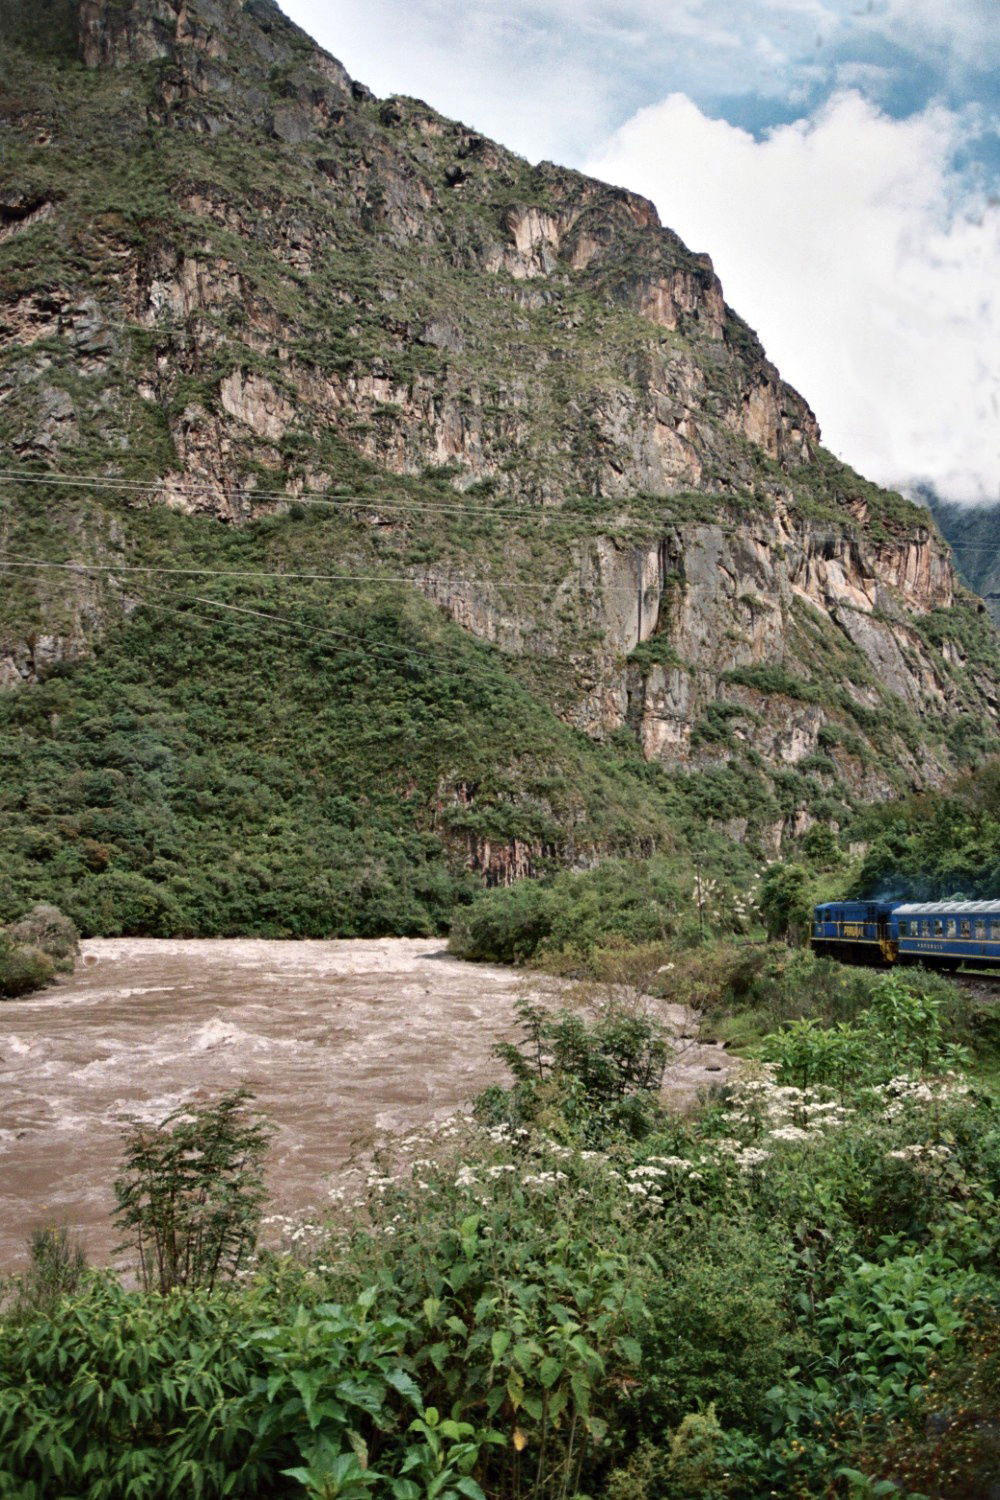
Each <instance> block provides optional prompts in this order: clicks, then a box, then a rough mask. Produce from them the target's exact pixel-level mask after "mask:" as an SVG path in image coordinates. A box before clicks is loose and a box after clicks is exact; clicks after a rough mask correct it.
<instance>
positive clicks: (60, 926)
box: [6, 901, 80, 974]
mask: <svg viewBox="0 0 1000 1500" xmlns="http://www.w3.org/2000/svg"><path fill="white" fill-rule="evenodd" d="M6 931H7V936H8V938H10V939H11V941H12V942H14V943H17V944H20V945H22V946H24V947H29V948H40V949H41V951H42V952H43V953H47V954H48V956H49V958H51V960H52V962H53V965H54V966H55V969H56V972H57V973H59V974H72V972H73V966H74V964H75V962H76V957H77V954H78V953H79V952H80V934H79V932H78V931H77V928H76V924H75V923H74V922H72V921H71V920H70V919H69V917H66V916H64V915H63V913H62V912H61V911H60V910H59V908H58V906H51V905H50V904H49V903H48V902H45V901H42V902H39V904H38V905H37V906H33V907H32V908H31V910H30V911H29V912H28V914H27V915H26V916H24V917H22V918H21V919H20V921H19V922H12V923H11V924H10V926H9V927H8V928H7V929H6Z"/></svg>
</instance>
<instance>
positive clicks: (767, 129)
mask: <svg viewBox="0 0 1000 1500" xmlns="http://www.w3.org/2000/svg"><path fill="white" fill-rule="evenodd" d="M282 6H283V9H284V10H285V11H286V12H287V14H288V15H290V16H291V17H292V18H293V19H294V20H295V21H297V22H298V23H299V25H300V26H302V27H304V28H305V30H307V31H308V32H310V34H311V35H312V36H314V37H315V38H316V39H317V41H319V42H320V43H321V44H322V45H323V46H324V47H326V48H327V50H328V51H330V52H332V53H333V54H334V56H336V57H338V58H339V59H340V61H341V62H342V63H343V64H344V65H345V67H346V68H347V69H348V71H349V72H350V73H351V74H352V75H353V76H354V77H355V78H357V79H360V80H361V81H362V82H363V83H366V84H368V86H369V87H370V88H372V89H374V91H375V92H376V93H377V94H379V95H386V94H394V93H398V94H409V95H414V96H416V97H418V98H422V99H425V100H426V101H427V103H429V104H431V105H433V106H434V108H436V109H438V110H440V111H441V112H442V113H443V114H446V115H449V116H452V117H454V118H457V119H460V120H463V121H464V122H465V123H466V124H468V125H472V126H474V127H475V128H476V129H478V130H480V131H482V132H483V133H484V134H486V135H489V136H491V137H493V138H494V139H496V140H499V141H501V142H503V144H504V145H506V146H509V147H511V148H512V149H513V150H515V151H518V152H520V153H521V154H522V155H523V156H526V157H527V158H528V159H529V160H531V161H540V160H550V161H558V162H561V163H564V164H566V165H568V166H573V167H578V168H580V169H581V170H583V171H586V172H590V173H592V174H593V175H595V176H597V177H601V178H603V179H605V180H607V181H609V182H613V183H616V184H618V185H620V186H623V187H628V188H631V189H633V190H634V191H636V192H639V193H642V194H644V195H645V196H646V197H648V198H651V199H652V200H653V202H654V203H655V204H656V207H657V209H658V210H659V213H660V217H661V219H662V220H663V222H664V223H665V224H668V225H669V226H670V227H671V228H672V229H674V230H676V231H677V233H678V234H680V236H681V237H682V239H684V240H685V242H686V243H687V244H688V245H689V246H690V247H691V248H692V249H693V250H698V251H707V252H708V253H709V254H710V255H711V257H712V260H713V262H714V264H715V268H716V270H717V272H718V273H719V276H720V278H721V280H722V285H723V290H724V291H725V294H726V300H727V301H728V302H729V303H730V305H731V306H732V307H734V308H735V309H736V311H737V312H739V313H740V314H741V315H742V316H743V317H744V318H745V319H746V320H747V322H749V323H750V324H751V325H752V326H753V327H754V328H755V329H756V330H757V332H758V333H759V335H760V337H761V339H762V341H763V343H764V347H765V349H766V350H767V352H768V355H769V356H770V357H771V359H773V360H774V362H775V363H776V364H777V366H778V368H779V369H780V370H781V373H782V375H783V376H784V377H785V379H786V380H788V381H790V382H791V384H792V385H794V386H796V388H797V389H798V390H800V391H801V392H802V394H803V395H804V396H805V397H806V399H807V400H808V401H809V402H810V404H811V405H812V407H813V409H814V411H815V412H816V414H817V416H818V418H819V421H820V426H821V428H822V430H823V436H824V441H825V443H826V444H827V446H828V447H829V448H831V449H832V450H833V452H834V453H836V454H837V455H838V456H839V457H840V458H842V459H844V460H846V461H847V462H848V463H850V464H852V465H853V466H854V467H855V468H857V469H859V470H860V471H861V472H862V473H864V474H865V475H867V476H868V477H870V478H872V479H875V480H878V481H879V482H880V483H883V484H889V485H894V486H897V487H900V488H903V489H904V490H907V491H912V490H914V488H915V487H917V486H920V485H926V484H929V485H932V486H933V487H934V488H935V489H936V490H937V491H938V493H939V494H940V495H942V497H944V498H946V499H950V500H956V501H966V502H974V501H1000V137H998V134H997V126H998V114H1000V0H604V3H598V0H478V3H476V0H471V3H470V0H282Z"/></svg>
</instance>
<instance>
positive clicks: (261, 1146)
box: [115, 1088, 271, 1292]
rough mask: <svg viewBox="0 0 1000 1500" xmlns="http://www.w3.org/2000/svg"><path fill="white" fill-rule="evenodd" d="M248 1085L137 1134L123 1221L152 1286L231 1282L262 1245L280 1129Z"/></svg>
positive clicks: (126, 1171)
mask: <svg viewBox="0 0 1000 1500" xmlns="http://www.w3.org/2000/svg"><path fill="white" fill-rule="evenodd" d="M252 1099H253V1095H252V1094H251V1093H250V1092H249V1091H248V1090H247V1089H243V1088H239V1089H233V1090H231V1091H230V1092H229V1093H226V1094H223V1095H222V1096H221V1098H220V1099H218V1100H217V1101H216V1102H215V1103H210V1104H203V1105H200V1106H196V1107H194V1108H193V1109H190V1110H187V1109H180V1110H177V1111H175V1112H174V1113H173V1114H172V1115H168V1116H167V1118H166V1119H165V1120H164V1121H163V1122H162V1123H161V1124H160V1125H158V1126H156V1127H152V1128H150V1127H148V1126H145V1125H137V1126H135V1127H134V1128H133V1130H132V1131H131V1133H130V1135H129V1136H128V1138H127V1141H126V1145H125V1154H124V1160H123V1164H122V1174H121V1176H120V1177H118V1178H117V1179H116V1181H115V1199H116V1202H117V1205H118V1206H117V1211H116V1213H115V1224H116V1225H117V1227H118V1228H119V1229H120V1230H121V1231H123V1232H124V1234H125V1235H126V1245H127V1246H129V1247H130V1248H132V1249H134V1250H135V1252H136V1254H137V1255H138V1263H139V1271H140V1274H141V1276H142V1280H143V1285H144V1286H145V1287H146V1288H147V1289H148V1288H150V1287H155V1288H156V1289H157V1290H158V1291H160V1292H169V1291H170V1290H172V1289H173V1288H174V1287H205V1288H206V1289H207V1290H208V1291H211V1290H212V1288H213V1287H214V1286H215V1285H216V1283H217V1282H220V1281H224V1280H228V1279H231V1278H232V1277H233V1276H235V1275H236V1273H237V1272H238V1271H239V1270H240V1268H241V1267H242V1266H243V1265H245V1263H246V1261H247V1258H248V1257H249V1255H250V1252H251V1251H252V1250H253V1247H254V1244H255V1243H256V1236H257V1226H258V1223H259V1219H260V1214H261V1208H262V1204H263V1201H264V1187H263V1175H262V1161H263V1157H264V1155H265V1153H266V1151H267V1148H268V1144H269V1142H270V1138H271V1137H270V1130H269V1129H268V1127H267V1126H266V1125H265V1124H264V1122H263V1121H262V1120H260V1119H257V1118H254V1117H252V1116H251V1115H250V1113H249V1105H250V1103H251V1101H252Z"/></svg>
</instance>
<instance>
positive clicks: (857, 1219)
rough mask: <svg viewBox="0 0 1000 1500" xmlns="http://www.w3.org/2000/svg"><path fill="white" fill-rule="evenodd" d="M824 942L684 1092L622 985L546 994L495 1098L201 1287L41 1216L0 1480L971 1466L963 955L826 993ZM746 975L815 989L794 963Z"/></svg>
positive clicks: (388, 1482) (969, 1131)
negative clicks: (166, 1279)
mask: <svg viewBox="0 0 1000 1500" xmlns="http://www.w3.org/2000/svg"><path fill="white" fill-rule="evenodd" d="M795 962H800V961H799V960H795ZM832 969H833V966H832V965H821V966H818V967H817V969H816V972H815V974H814V975H813V976H812V978H813V979H815V978H816V977H817V976H823V982H824V983H825V984H826V993H827V996H828V1003H827V1004H826V1006H825V1007H821V1009H822V1010H823V1014H822V1016H819V1015H817V1014H813V1015H812V1016H811V1017H810V1016H804V1017H802V1018H800V1019H798V1020H793V1021H791V1022H790V1023H786V1024H784V1025H783V1026H781V1027H780V1028H779V1029H778V1030H777V1031H776V1032H772V1033H771V1034H770V1036H769V1037H767V1038H765V1040H764V1042H763V1044H762V1046H761V1047H760V1049H759V1057H760V1059H761V1060H760V1061H758V1062H757V1063H756V1064H753V1065H750V1066H748V1067H747V1068H746V1069H745V1070H744V1071H743V1072H742V1074H741V1075H739V1076H738V1077H736V1078H735V1079H734V1080H732V1081H731V1082H730V1084H729V1085H728V1087H726V1088H725V1089H724V1090H722V1091H719V1092H718V1093H717V1094H715V1095H714V1096H713V1097H711V1098H708V1099H706V1100H705V1101H703V1102H702V1105H701V1106H700V1107H699V1109H698V1110H697V1111H696V1112H695V1113H693V1114H692V1115H690V1116H688V1117H678V1116H670V1115H668V1114H665V1113H664V1112H663V1111H662V1109H660V1108H659V1107H658V1106H657V1105H656V1103H655V1097H654V1096H653V1095H652V1094H651V1092H650V1089H651V1086H655V1081H656V1078H657V1076H658V1070H659V1068H660V1067H662V1064H663V1061H664V1052H663V1048H664V1037H663V1034H662V1033H661V1032H659V1031H658V1030H657V1027H656V1025H655V1023H653V1022H652V1021H651V1019H650V1017H649V1016H648V1014H646V1013H644V1012H641V1011H635V1010H630V1009H629V1007H628V1005H627V1004H624V1003H623V1002H622V999H621V995H620V992H619V991H618V990H616V991H615V992H614V997H613V998H612V999H611V1000H610V1001H608V1002H604V1003H602V1005H601V1006H600V1008H599V1010H598V1012H597V1014H596V1015H592V1016H591V1017H590V1018H589V1020H588V1019H586V1018H585V1017H584V1016H582V1015H581V1014H579V1013H576V1012H564V1013H562V1014H558V1013H556V1014H551V1015H543V1014H542V1013H540V1012H538V1011H536V1010H534V1009H533V1008H531V1007H528V1008H527V1009H526V1010H525V1012H524V1016H523V1020H524V1023H525V1029H524V1031H523V1033H522V1036H521V1040H520V1042H519V1043H518V1044H516V1045H514V1046H513V1048H508V1049H507V1051H506V1055H507V1057H508V1061H509V1062H510V1063H511V1065H512V1069H513V1073H514V1080H513V1083H512V1086H511V1088H510V1089H509V1090H503V1089H494V1090H492V1091H491V1092H490V1094H489V1095H488V1096H485V1097H484V1098H483V1100H481V1101H480V1105H479V1119H478V1121H473V1120H471V1119H469V1118H468V1117H455V1118H452V1119H450V1120H447V1121H444V1122H442V1123H440V1124H438V1125H437V1126H435V1127H433V1128H432V1129H429V1130H426V1131H423V1132H417V1133H414V1134H412V1135H410V1136H407V1137H404V1138H401V1139H394V1140H390V1141H388V1142H387V1143H386V1144H385V1145H384V1146H383V1147H382V1148H380V1149H379V1151H378V1152H377V1153H376V1156H375V1159H374V1160H373V1162H372V1163H371V1166H370V1168H369V1169H368V1170H367V1172H364V1171H363V1170H359V1171H358V1172H356V1173H355V1174H354V1176H353V1177H348V1178H347V1179H346V1180H345V1182H344V1186H343V1187H342V1188H340V1189H338V1190H337V1193H336V1194H335V1204H334V1208H333V1210H332V1214H331V1216H330V1217H328V1218H327V1219H326V1220H325V1221H322V1222H313V1223H303V1222H293V1221H289V1220H279V1219H276V1218H275V1216H271V1228H272V1230H274V1229H275V1228H276V1227H280V1226H281V1225H282V1224H283V1225H284V1229H285V1231H286V1235H287V1239H286V1247H285V1249H284V1250H282V1251H280V1252H278V1251H271V1252H268V1253H267V1254H266V1255H264V1256H263V1257H262V1259H261V1260H260V1261H259V1263H258V1267H257V1269H256V1271H255V1272H254V1274H253V1275H252V1276H251V1277H249V1278H246V1277H243V1278H238V1279H237V1280H236V1281H234V1282H230V1283H229V1284H228V1286H223V1287H221V1288H217V1289H216V1290H215V1291H207V1290H205V1289H201V1290H199V1291H194V1290H190V1289H187V1290H183V1289H182V1290H175V1291H174V1292H172V1293H171V1294H169V1295H167V1296H162V1295H160V1294H159V1293H152V1292H150V1293H141V1292H128V1291H126V1290H124V1289H123V1288H122V1287H121V1286H120V1285H119V1284H118V1282H117V1281H116V1280H115V1279H114V1278H113V1277H111V1276H110V1275H107V1274H103V1273H81V1272H80V1268H79V1267H78V1266H76V1267H73V1266H70V1265H68V1264H67V1258H66V1255H65V1247H63V1251H62V1253H61V1254H60V1247H59V1246H58V1245H49V1246H47V1247H42V1249H43V1251H44V1256H47V1257H48V1259H47V1261H45V1264H46V1265H47V1266H48V1267H49V1269H48V1274H47V1278H46V1277H45V1276H41V1274H40V1273H39V1274H40V1280H39V1284H38V1285H37V1286H36V1287H35V1289H34V1291H32V1288H31V1287H30V1286H28V1287H26V1288H22V1295H21V1297H20V1299H19V1300H16V1301H14V1302H12V1303H9V1304H8V1310H7V1313H6V1316H5V1319H4V1321H3V1323H2V1325H0V1452H2V1454H3V1458H2V1459H0V1494H4V1495H9V1496H11V1497H13V1496H15V1495H16V1496H18V1497H19V1500H42V1497H43V1496H47V1495H49V1494H51V1493H55V1492H58V1493H67V1494H73V1495H78V1496H81V1497H84V1496H85V1497H88V1500H90V1497H93V1500H116V1497H121V1500H125V1497H128V1500H134V1497H150V1500H152V1497H159V1496H166V1495H168V1494H172V1493H177V1492H179V1491H182V1492H185V1493H192V1494H201V1495H203V1496H205V1497H212V1496H222V1495H232V1496H246V1497H250V1496H256V1497H266V1496H275V1497H284V1496H287V1497H289V1500H291V1497H293V1496H294V1495H297V1494H306V1495H308V1496H312V1497H327V1500H332V1497H342V1500H360V1497H363V1496H374V1497H377V1500H424V1497H425V1496H433V1497H437V1500H459V1497H464V1500H480V1497H482V1496H487V1497H489V1500H515V1497H522V1500H565V1497H568V1496H581V1497H582V1496H584V1495H587V1496H605V1497H607V1500H625V1497H628V1500H691V1497H693V1496H694V1495H698V1496H699V1497H701V1496H706V1497H717V1500H722V1497H732V1500H757V1497H759V1496H760V1495H762V1494H771V1495H775V1496H787V1497H806V1496H813V1495H829V1496H835V1495H840V1496H844V1497H848V1496H851V1497H857V1500H860V1497H862V1496H875V1495H878V1494H889V1493H903V1494H906V1495H912V1496H914V1497H916V1496H918V1495H919V1496H930V1497H938V1500H945V1497H948V1500H952V1497H956V1500H957V1497H967V1500H975V1497H981V1496H982V1495H983V1494H984V1493H986V1492H987V1486H988V1483H989V1482H990V1480H991V1476H993V1475H994V1474H995V1467H994V1466H995V1460H996V1443H995V1434H996V1431H997V1425H998V1421H1000V1408H998V1403H997V1391H998V1389H1000V1387H998V1385H997V1382H996V1379H995V1375H996V1369H997V1364H996V1361H997V1349H998V1343H1000V1242H998V1236H997V1199H998V1195H1000V1115H998V1101H997V1099H996V1097H995V1096H994V1095H993V1094H992V1093H991V1092H990V1090H989V1089H987V1088H985V1087H983V1086H982V1085H980V1084H978V1083H977V1082H976V1081H975V1073H974V1072H970V1071H968V1065H969V1064H968V1054H967V1053H966V1052H964V1051H963V1047H964V1044H965V1042H966V1041H967V1040H968V1037H969V1033H968V1031H967V1030H966V1031H963V1030H962V1027H961V1025H960V1011H959V1009H958V1008H957V1006H956V1003H955V1002H954V1000H953V998H952V997H953V987H952V986H950V985H949V984H947V982H945V981H942V980H940V979H937V978H935V977H933V976H920V975H907V976H901V975H899V974H892V975H889V976H879V975H877V974H872V973H867V974H843V973H842V974H841V976H840V982H841V985H842V986H843V987H844V994H845V996H846V998H845V1000H844V1002H843V1005H842V1007H841V1011H842V1014H841V1018H840V1019H839V1020H837V1019H834V1013H835V1011H836V1005H835V1004H834V1001H833V996H834V994H835V991H836V984H835V982H834V977H833V975H832V973H830V970H832ZM748 983H749V984H750V985H751V986H753V985H756V986H757V987H758V990H763V989H766V988H767V987H768V986H769V985H770V986H771V987H775V986H777V987H778V989H780V990H781V993H782V994H784V995H785V1008H786V1010H790V1009H791V1008H792V1005H793V998H794V995H795V994H796V993H798V994H799V996H800V1006H801V1008H803V1009H806V1008H808V1006H809V1005H811V1004H814V1002H815V993H816V991H817V985H816V984H815V983H810V975H809V974H808V973H806V972H805V971H803V972H800V973H799V974H798V975H797V978H796V976H795V975H794V974H793V975H791V976H790V975H789V973H788V972H787V971H782V972H780V973H779V972H778V971H777V970H776V969H775V968H774V965H773V964H772V966H771V968H770V969H767V968H766V967H765V968H761V969H759V970H758V971H757V972H756V974H755V975H754V976H753V978H752V979H751V980H750V981H749V982H748ZM862 987H863V988H864V993H865V995H866V996H867V1000H866V1002H864V1003H863V1002H862V998H861V994H862ZM818 988H819V990H822V985H820V986H818ZM633 1104H634V1105H635V1106H636V1107H635V1108H632V1107H631V1105H633ZM206 1123H209V1124H210V1123H211V1122H210V1121H208V1117H207V1115H206V1117H205V1120H203V1121H202V1124H203V1125H204V1124H206ZM43 1259H44V1257H43ZM53 1267H54V1269H53ZM935 1465H938V1467H935Z"/></svg>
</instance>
